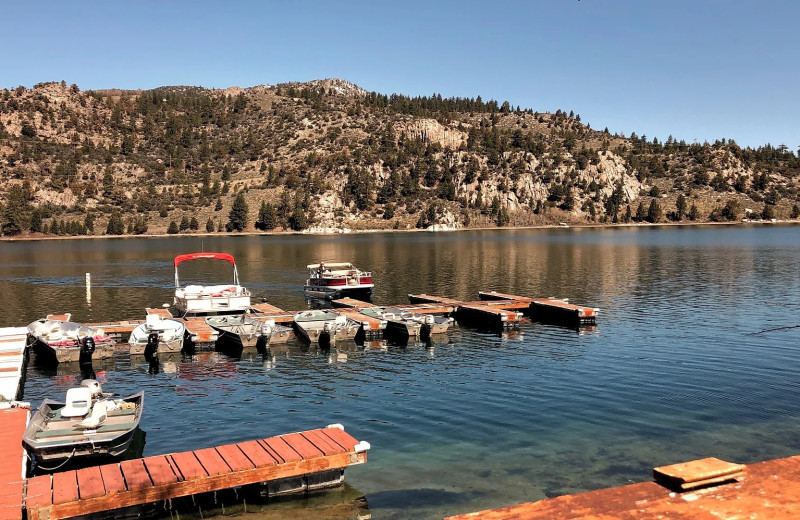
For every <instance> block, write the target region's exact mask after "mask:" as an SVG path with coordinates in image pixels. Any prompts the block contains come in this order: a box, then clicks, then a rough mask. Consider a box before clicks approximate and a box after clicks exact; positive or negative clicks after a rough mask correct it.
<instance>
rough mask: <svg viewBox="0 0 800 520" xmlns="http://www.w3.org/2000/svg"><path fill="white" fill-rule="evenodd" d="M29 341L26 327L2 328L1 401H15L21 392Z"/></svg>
mask: <svg viewBox="0 0 800 520" xmlns="http://www.w3.org/2000/svg"><path fill="white" fill-rule="evenodd" d="M27 342H28V329H27V328H26V327H4V328H0V401H13V400H15V399H17V398H18V397H19V396H20V394H21V391H22V384H21V382H22V378H23V375H24V370H25V354H26V352H25V348H26V347H27Z"/></svg>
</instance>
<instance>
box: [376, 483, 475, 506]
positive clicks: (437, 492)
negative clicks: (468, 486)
mask: <svg viewBox="0 0 800 520" xmlns="http://www.w3.org/2000/svg"><path fill="white" fill-rule="evenodd" d="M479 495H480V494H479V493H477V492H474V491H466V492H461V493H458V492H456V491H446V490H444V489H433V488H409V489H396V490H391V491H379V492H377V493H370V494H369V495H368V496H367V499H368V500H369V503H370V505H371V506H372V507H373V508H376V509H380V508H391V509H401V510H402V509H405V510H409V509H410V510H413V509H416V508H430V507H437V506H451V505H454V504H460V503H465V502H469V501H471V500H474V499H475V498H477V497H478V496H479Z"/></svg>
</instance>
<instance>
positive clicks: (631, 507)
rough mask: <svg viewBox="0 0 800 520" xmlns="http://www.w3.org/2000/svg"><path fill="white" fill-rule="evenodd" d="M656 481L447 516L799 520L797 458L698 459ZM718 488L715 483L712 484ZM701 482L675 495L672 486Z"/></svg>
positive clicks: (661, 473) (467, 519)
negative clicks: (735, 461) (742, 461)
mask: <svg viewBox="0 0 800 520" xmlns="http://www.w3.org/2000/svg"><path fill="white" fill-rule="evenodd" d="M654 476H655V478H656V479H659V480H661V481H663V480H662V479H663V478H664V477H666V478H667V480H668V481H670V480H672V481H673V483H672V484H668V485H667V486H664V485H661V484H659V483H657V482H641V483H638V484H629V485H627V486H621V487H615V488H609V489H600V490H597V491H588V492H586V493H580V494H577V495H565V496H560V497H556V498H549V499H545V500H540V501H538V502H529V503H525V504H519V505H516V506H509V507H502V508H499V509H490V510H486V511H478V512H475V513H467V514H463V515H457V516H451V517H449V518H448V519H447V520H473V519H476V518H480V519H481V520H493V519H509V518H514V519H518V520H544V519H552V518H559V519H561V518H563V519H578V518H595V519H600V518H636V519H639V520H656V519H663V518H687V519H688V518H692V519H709V520H711V519H720V518H769V519H778V518H780V519H784V518H785V519H789V518H800V456H795V457H789V458H785V459H775V460H769V461H765V462H757V463H755V464H749V465H747V466H743V465H741V464H731V463H726V462H724V461H719V460H718V459H701V460H699V461H692V462H688V463H681V464H676V465H672V466H664V467H661V468H656V469H655V470H654ZM715 480H716V481H717V482H714V481H715ZM699 481H706V483H705V484H703V485H702V486H700V487H695V488H694V489H691V490H689V491H683V492H680V491H678V490H677V488H676V487H675V486H674V485H673V484H678V487H681V485H682V484H681V483H683V484H685V483H692V482H699Z"/></svg>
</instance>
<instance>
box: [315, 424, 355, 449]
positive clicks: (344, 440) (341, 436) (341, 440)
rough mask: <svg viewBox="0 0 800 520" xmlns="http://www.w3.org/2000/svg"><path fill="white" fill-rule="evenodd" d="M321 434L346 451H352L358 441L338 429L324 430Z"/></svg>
mask: <svg viewBox="0 0 800 520" xmlns="http://www.w3.org/2000/svg"><path fill="white" fill-rule="evenodd" d="M322 432H323V433H324V434H325V435H327V436H328V437H330V438H331V439H333V440H334V441H336V443H337V444H338V445H339V446H341V447H342V448H344V449H346V450H348V451H352V450H353V448H355V446H356V444H358V440H356V438H355V437H353V436H352V435H350V434H349V433H347V432H346V431H344V430H340V429H339V428H325V429H324V430H322Z"/></svg>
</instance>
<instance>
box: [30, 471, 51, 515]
mask: <svg viewBox="0 0 800 520" xmlns="http://www.w3.org/2000/svg"><path fill="white" fill-rule="evenodd" d="M52 503H53V490H52V477H51V476H50V475H41V476H38V477H33V478H31V479H28V488H27V492H26V494H25V507H27V508H37V507H41V506H49V505H50V504H52Z"/></svg>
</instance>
